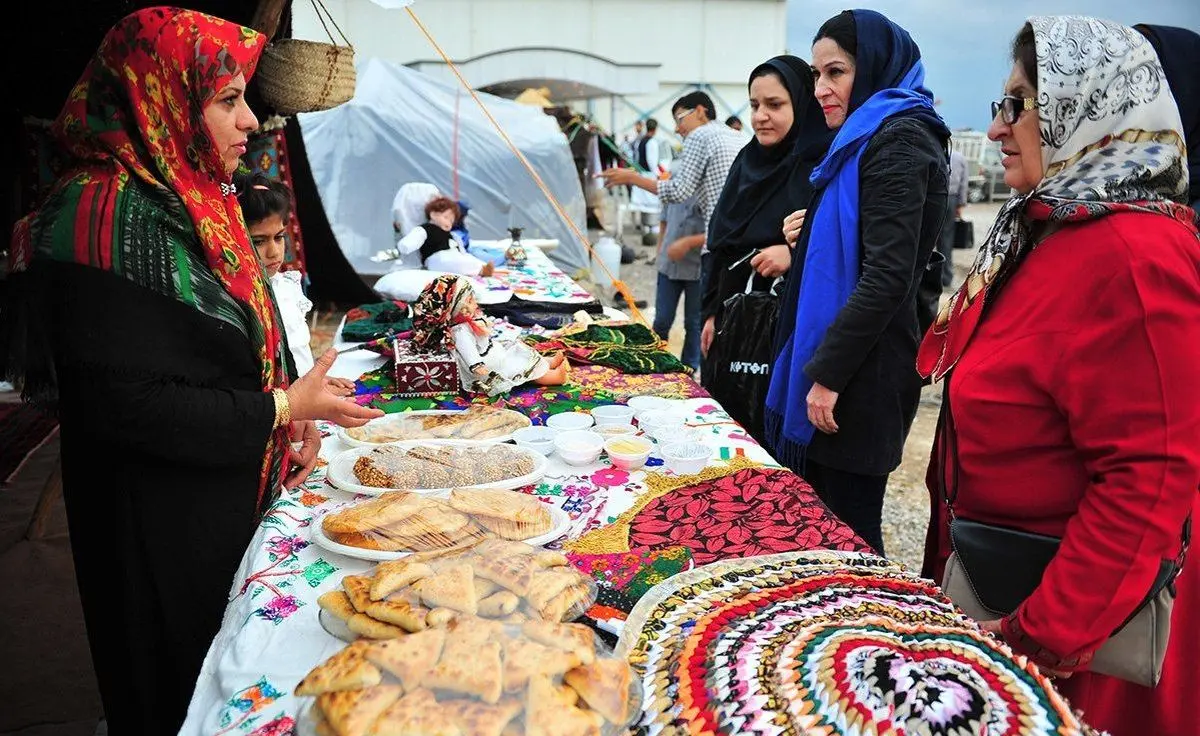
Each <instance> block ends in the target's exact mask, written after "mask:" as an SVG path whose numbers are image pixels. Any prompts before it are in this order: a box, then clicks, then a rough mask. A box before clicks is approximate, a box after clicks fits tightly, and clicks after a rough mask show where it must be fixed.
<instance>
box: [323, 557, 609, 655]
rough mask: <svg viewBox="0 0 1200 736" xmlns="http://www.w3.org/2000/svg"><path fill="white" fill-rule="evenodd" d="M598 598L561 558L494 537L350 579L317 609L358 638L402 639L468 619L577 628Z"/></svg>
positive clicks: (589, 582)
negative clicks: (578, 620) (570, 623)
mask: <svg viewBox="0 0 1200 736" xmlns="http://www.w3.org/2000/svg"><path fill="white" fill-rule="evenodd" d="M595 597H596V588H595V582H594V581H593V580H591V579H590V578H587V577H585V576H584V575H582V574H581V573H579V572H578V571H576V570H575V569H574V568H572V567H570V566H569V565H568V564H567V558H566V556H565V555H563V554H562V553H561V552H554V551H550V550H538V549H536V548H534V547H531V546H529V545H528V544H523V543H521V542H512V541H508V540H503V539H497V538H494V537H488V538H485V539H482V540H476V541H474V542H472V543H470V544H468V545H464V546H460V547H457V548H455V549H452V550H445V551H442V552H431V553H420V554H415V555H412V556H409V557H405V558H403V559H400V560H395V561H392V562H383V563H380V564H379V565H378V566H377V567H376V568H375V573H374V575H371V576H362V575H347V576H346V577H344V578H342V589H341V590H332V591H329V592H328V593H325V594H324V595H322V596H321V597H320V598H318V599H317V605H319V606H320V607H321V608H322V609H323V610H324V611H326V612H327V613H328V614H330V615H332V616H334V617H336V618H339V619H341V620H342V621H344V622H345V623H346V626H347V627H348V628H349V629H350V631H352V632H354V633H355V634H357V635H359V636H362V637H366V638H370V639H395V638H400V637H403V636H404V635H406V634H408V633H415V632H419V631H424V630H426V629H428V628H432V627H437V626H444V625H446V624H447V623H449V622H450V621H452V620H454V619H457V618H461V617H463V616H477V617H481V618H485V619H493V620H499V621H501V622H503V623H523V622H525V621H528V620H540V621H550V622H553V623H560V622H563V621H570V620H573V619H575V618H578V617H579V616H580V615H581V614H582V613H583V612H584V611H586V610H587V609H588V607H590V606H591V605H592V603H593V602H594V601H595Z"/></svg>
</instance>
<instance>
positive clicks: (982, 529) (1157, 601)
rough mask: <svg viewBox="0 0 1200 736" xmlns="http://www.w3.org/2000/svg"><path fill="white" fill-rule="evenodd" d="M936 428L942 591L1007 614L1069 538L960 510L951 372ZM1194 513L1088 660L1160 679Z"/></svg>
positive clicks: (1095, 667)
mask: <svg viewBox="0 0 1200 736" xmlns="http://www.w3.org/2000/svg"><path fill="white" fill-rule="evenodd" d="M937 435H938V437H937V443H938V461H939V467H938V486H939V490H940V493H941V497H942V500H943V501H944V502H945V503H946V508H947V510H948V511H949V514H950V545H951V549H952V550H953V552H952V553H951V555H950V558H949V559H948V560H946V571H945V574H944V575H943V577H942V591H943V592H944V593H945V594H946V595H947V596H948V597H949V598H950V600H952V601H954V603H955V605H957V606H958V607H959V608H960V609H962V611H963V612H964V613H966V614H967V615H968V616H970V617H971V618H974V619H976V620H980V621H983V620H989V619H996V618H1003V617H1004V616H1007V615H1008V614H1010V613H1012V612H1013V611H1015V610H1016V609H1017V607H1018V606H1019V605H1021V602H1022V601H1024V600H1025V599H1026V598H1028V597H1029V596H1030V595H1031V594H1032V593H1033V591H1034V589H1035V588H1037V586H1038V585H1040V584H1041V582H1042V574H1043V573H1044V572H1045V570H1046V566H1047V565H1049V564H1050V561H1051V560H1053V559H1054V556H1055V555H1056V554H1057V553H1058V548H1059V545H1060V544H1061V542H1062V540H1061V539H1059V538H1058V537H1050V536H1046V535H1043V534H1034V533H1032V532H1027V531H1022V530H1020V529H1011V528H1008V527H1003V526H998V525H995V524H984V523H982V522H978V521H972V520H970V519H964V518H961V517H958V516H956V515H955V513H954V500H955V499H956V498H957V496H958V464H957V462H955V464H954V465H953V480H952V482H951V483H950V484H947V483H946V468H947V467H948V462H949V460H950V458H952V457H955V456H956V455H957V438H956V436H955V431H954V416H953V412H952V411H951V408H950V382H949V378H947V380H946V388H945V390H944V391H943V392H942V411H941V415H940V416H939V417H938V430H937ZM1191 521H1192V520H1191V516H1190V515H1189V516H1188V518H1187V519H1186V520H1185V521H1184V523H1183V534H1182V540H1183V542H1182V545H1181V548H1180V552H1179V557H1177V558H1176V559H1174V560H1162V562H1161V564H1160V566H1159V571H1158V575H1157V576H1156V577H1155V579H1154V583H1153V585H1152V586H1151V589H1150V592H1149V593H1147V594H1146V597H1145V598H1144V599H1143V600H1142V603H1141V604H1140V605H1139V606H1138V607H1137V609H1135V610H1134V612H1133V613H1131V614H1130V615H1129V617H1128V618H1127V619H1125V621H1124V622H1123V623H1122V624H1121V625H1120V626H1118V627H1117V629H1116V631H1114V632H1113V633H1112V635H1111V636H1110V637H1109V638H1108V640H1107V641H1105V642H1104V644H1103V645H1102V646H1101V647H1100V649H1099V650H1097V651H1096V653H1095V655H1094V656H1093V658H1092V661H1091V662H1090V664H1089V665H1088V669H1089V670H1090V671H1092V672H1098V673H1100V674H1104V675H1110V676H1112V677H1117V678H1120V679H1122V680H1127V681H1129V682H1134V683H1137V684H1139V685H1142V686H1145V687H1154V686H1155V685H1157V684H1158V681H1159V679H1160V678H1161V677H1162V665H1163V659H1164V658H1165V656H1166V651H1167V640H1168V638H1169V637H1170V633H1171V609H1172V607H1173V606H1174V603H1175V578H1176V577H1177V576H1178V575H1179V571H1180V569H1181V568H1182V566H1183V558H1184V556H1185V554H1186V552H1187V547H1188V542H1189V540H1190V538H1191Z"/></svg>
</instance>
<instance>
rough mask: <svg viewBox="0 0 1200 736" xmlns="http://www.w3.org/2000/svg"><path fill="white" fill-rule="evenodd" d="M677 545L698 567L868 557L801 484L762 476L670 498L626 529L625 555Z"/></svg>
mask: <svg viewBox="0 0 1200 736" xmlns="http://www.w3.org/2000/svg"><path fill="white" fill-rule="evenodd" d="M675 545H683V546H685V547H688V548H689V549H691V550H692V556H693V558H694V559H695V562H696V564H697V565H706V564H708V563H710V562H716V561H717V560H723V559H729V558H735V557H753V556H756V555H768V554H776V553H779V552H792V551H797V550H817V549H831V550H844V551H850V552H870V551H871V550H870V548H869V547H868V546H867V544H866V543H865V542H863V541H862V539H860V538H859V537H858V535H857V534H855V533H854V531H853V530H851V529H850V527H848V526H846V525H845V524H844V523H843V522H842V521H841V520H840V519H838V518H837V517H836V516H834V515H833V512H831V511H830V510H829V509H828V508H827V507H826V506H825V504H824V503H822V502H821V499H819V498H817V494H816V492H815V491H813V489H812V486H810V485H809V484H808V483H805V482H804V480H803V479H802V478H800V476H798V475H796V474H795V473H792V472H790V471H787V470H764V469H761V468H749V469H746V470H741V471H738V472H736V473H733V474H731V475H726V476H723V477H721V478H717V479H715V480H706V481H702V482H700V483H697V484H696V485H692V486H686V487H684V488H680V489H678V490H675V491H672V492H670V493H668V494H666V495H664V496H661V497H659V498H656V499H655V500H653V501H651V502H650V503H649V504H647V505H646V507H645V508H643V509H642V510H641V511H640V512H639V513H638V514H637V516H636V517H634V519H633V522H632V523H631V524H630V527H629V547H630V549H636V548H638V547H649V548H651V549H661V548H663V547H670V546H675Z"/></svg>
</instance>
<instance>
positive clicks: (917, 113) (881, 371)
mask: <svg viewBox="0 0 1200 736" xmlns="http://www.w3.org/2000/svg"><path fill="white" fill-rule="evenodd" d="M812 64H813V68H814V69H815V72H814V74H815V77H816V85H815V86H816V100H817V103H818V104H820V106H821V109H822V111H823V112H824V115H825V121H826V124H827V125H828V126H829V127H830V128H832V129H835V130H836V131H837V134H836V136H835V137H834V139H833V142H832V143H831V144H830V148H829V152H828V153H827V154H826V155H825V157H824V159H823V160H822V161H821V163H820V164H818V165H817V167H816V168H815V169H814V170H813V174H812V184H813V187H814V188H815V189H816V191H817V195H816V199H815V203H814V204H813V205H812V206H810V207H809V208H808V212H807V215H802V213H795V214H794V215H790V216H789V217H788V218H787V221H785V223H784V230H785V236H787V237H788V239H789V242H795V243H796V247H795V253H794V255H793V258H792V268H791V272H790V273H789V274H788V282H787V291H786V293H785V295H784V299H783V302H782V304H781V306H780V311H779V323H778V330H777V335H778V337H777V341H778V343H779V345H780V352H779V356H778V358H777V359H776V362H775V365H774V366H773V367H772V370H771V385H770V389H769V390H768V394H767V407H766V434H767V439H768V444H769V445H770V446H771V447H772V449H773V450H774V454H775V456H776V457H778V458H779V459H780V460H781V461H782V462H784V463H785V464H786V465H787V466H788V467H790V468H792V469H793V470H795V471H796V472H797V473H799V474H800V475H802V476H804V478H805V480H807V481H808V482H809V483H811V484H812V486H813V488H814V489H816V491H817V494H818V495H819V496H820V497H821V500H823V501H824V502H825V503H826V504H827V505H828V506H829V508H830V509H831V510H832V511H833V512H834V513H835V514H837V515H838V516H839V517H840V518H841V519H842V520H843V521H845V522H846V523H847V524H849V525H850V527H851V528H853V529H854V530H855V531H856V532H858V534H859V535H860V536H861V537H862V538H863V539H864V540H865V541H866V542H867V543H868V544H870V545H871V546H872V547H873V548H875V549H876V550H877V551H879V552H880V553H882V552H883V537H882V534H881V531H880V521H881V516H882V512H883V494H884V490H885V489H886V487H887V477H888V473H890V472H891V471H893V470H895V469H896V467H897V466H898V465H899V464H900V458H901V453H902V451H903V448H904V441H905V439H906V437H907V436H908V430H909V427H910V426H911V425H912V420H913V417H914V416H915V415H916V410H917V401H918V399H919V398H920V393H921V379H920V377H919V376H918V375H917V373H916V371H915V370H914V369H913V362H914V359H915V358H916V354H917V344H918V342H919V340H920V334H919V332H918V324H919V309H920V308H921V307H920V306H919V303H918V287H919V285H920V281H921V279H922V277H923V276H924V274H925V270H926V267H927V265H928V264H929V262H930V256H931V254H932V253H933V250H934V245H935V244H936V242H937V240H938V238H939V236H940V233H941V228H942V220H943V219H944V217H945V210H946V194H947V178H948V166H949V164H948V157H947V149H946V142H947V140H948V138H949V135H950V132H949V130H948V129H947V128H946V126H945V124H944V123H943V122H942V120H941V118H940V117H938V115H937V113H936V112H934V110H933V96H932V94H931V93H930V92H929V90H928V89H926V88H925V86H924V80H925V70H924V66H923V65H922V63H921V53H920V49H918V48H917V44H916V43H915V42H914V41H913V40H912V37H911V36H909V35H908V32H907V31H905V30H904V29H903V28H901V27H899V26H897V25H895V24H894V23H892V22H891V21H889V20H888V19H887V18H885V17H884V16H882V15H880V14H879V13H876V12H874V11H871V10H854V11H846V12H844V13H842V14H840V15H837V16H834V17H833V18H831V19H830V20H829V21H827V22H826V23H825V24H824V25H823V26H822V27H821V29H820V30H819V31H818V32H817V36H816V38H815V39H814V43H813V56H812ZM800 223H802V225H801V224H800Z"/></svg>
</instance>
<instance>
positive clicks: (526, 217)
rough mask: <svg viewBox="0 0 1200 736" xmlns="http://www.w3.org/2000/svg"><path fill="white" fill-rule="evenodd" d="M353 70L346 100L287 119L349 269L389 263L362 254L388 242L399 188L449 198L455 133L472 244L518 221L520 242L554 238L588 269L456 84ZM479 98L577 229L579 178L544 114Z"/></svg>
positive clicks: (561, 259)
mask: <svg viewBox="0 0 1200 736" xmlns="http://www.w3.org/2000/svg"><path fill="white" fill-rule="evenodd" d="M357 74H358V83H357V88H356V90H355V95H354V99H352V100H350V101H349V102H347V103H346V104H344V105H341V106H339V107H336V108H334V109H332V110H326V111H323V112H315V113H304V114H301V115H299V116H298V117H299V121H300V129H301V132H302V133H303V136H304V146H305V148H306V150H307V153H308V161H309V165H310V166H311V167H312V173H313V179H314V180H315V181H316V185H317V191H318V193H319V194H320V196H321V203H322V205H323V206H324V209H325V215H326V217H327V218H328V220H329V225H330V227H331V229H332V230H333V234H334V237H336V238H337V241H338V245H340V246H341V248H342V251H343V253H345V255H346V258H347V259H348V260H349V261H350V263H351V264H353V266H354V267H355V269H356V270H358V271H359V272H360V273H383V272H386V271H387V270H388V268H389V265H388V264H387V263H383V264H378V263H373V262H372V261H370V260H369V258H370V256H372V255H374V254H375V253H377V252H379V251H381V250H386V249H388V248H392V247H393V246H394V244H395V236H394V232H393V228H392V200H393V199H394V198H395V196H396V193H397V192H398V191H399V189H400V187H401V186H402V185H404V184H407V183H409V182H430V183H432V184H434V185H435V186H437V187H438V188H439V189H440V190H441V191H442V192H444V193H446V194H447V195H448V196H454V191H453V179H454V162H455V154H454V150H453V149H454V142H455V139H456V138H457V149H458V151H457V168H458V184H459V198H460V199H462V200H463V201H465V202H466V203H467V205H468V206H469V207H470V213H469V215H468V217H467V228H468V230H469V231H470V233H471V238H472V239H498V238H504V237H507V235H508V228H509V227H520V228H523V233H522V237H527V238H554V239H557V240H558V241H559V247H557V248H555V249H554V250H553V251H551V252H550V254H549V255H550V256H551V257H552V258H553V259H554V260H555V261H556V262H557V263H558V265H559V266H560V267H562V268H563V270H565V271H567V272H568V273H573V272H574V271H575V270H577V269H579V268H583V267H585V266H586V265H587V262H588V258H587V253H586V251H585V250H584V247H583V245H582V244H580V243H579V242H578V240H577V239H576V238H575V236H574V235H573V234H572V233H571V230H570V229H569V228H568V226H567V224H566V223H565V222H563V220H562V218H561V217H560V216H559V215H558V214H557V213H556V212H555V211H554V208H553V207H552V206H551V205H550V202H549V201H547V199H546V197H545V195H543V194H542V192H541V191H540V190H539V189H538V188H537V185H536V184H535V183H534V181H533V178H532V177H531V176H530V174H529V172H528V171H526V170H525V167H524V166H523V165H522V164H521V162H520V161H519V160H518V159H517V157H516V155H514V154H513V152H512V151H511V150H509V148H508V146H507V144H505V142H504V140H503V139H502V138H501V137H500V134H499V133H498V132H497V131H496V129H495V127H493V126H492V124H491V122H489V121H488V120H487V118H486V117H484V114H483V111H481V110H480V109H479V106H478V105H476V104H475V101H474V100H472V99H471V97H470V96H469V95H468V94H467V93H466V91H465V90H462V89H459V88H456V87H452V86H449V85H446V84H443V83H441V82H438V81H435V80H433V79H431V78H430V77H428V76H426V75H424V74H421V73H420V72H417V71H413V70H412V69H409V68H407V67H404V66H401V65H399V64H395V63H392V62H388V61H383V60H380V59H366V60H364V61H362V62H360V63H359V65H358V69H357ZM481 97H482V99H483V100H484V104H486V105H487V107H488V110H489V111H490V112H491V113H492V115H493V116H494V117H495V118H496V120H498V121H499V122H500V125H501V126H502V127H503V128H504V130H505V132H506V133H507V134H508V136H509V138H511V139H512V141H513V143H515V144H516V146H517V147H518V148H519V149H520V150H521V153H523V154H524V155H525V157H526V158H527V159H528V160H529V162H530V163H531V164H532V165H533V167H534V168H535V169H536V170H537V172H538V175H539V176H540V177H541V178H542V181H543V182H545V184H546V186H547V187H548V188H549V189H550V191H551V192H552V193H553V194H554V196H555V198H556V199H557V200H558V201H559V203H560V204H562V206H563V209H564V210H565V211H566V212H567V214H568V215H570V217H571V218H572V219H573V220H574V222H575V224H576V225H577V226H578V227H579V229H580V231H581V232H586V231H585V230H584V227H585V224H584V198H583V192H582V191H581V190H580V188H579V175H578V173H577V172H576V170H575V163H574V160H573V159H572V157H571V151H570V148H569V146H568V143H567V139H566V136H564V135H563V134H562V132H561V131H560V130H559V128H558V124H557V122H555V120H554V118H552V117H550V116H548V115H546V114H545V113H543V112H542V111H541V109H539V108H536V107H531V106H529V105H522V104H519V103H515V102H512V101H509V100H505V99H502V98H499V97H493V96H491V95H486V94H482V93H481ZM456 101H457V108H458V125H457V135H456V133H455V107H456Z"/></svg>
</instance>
